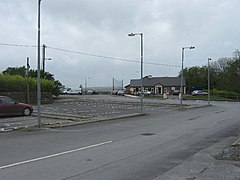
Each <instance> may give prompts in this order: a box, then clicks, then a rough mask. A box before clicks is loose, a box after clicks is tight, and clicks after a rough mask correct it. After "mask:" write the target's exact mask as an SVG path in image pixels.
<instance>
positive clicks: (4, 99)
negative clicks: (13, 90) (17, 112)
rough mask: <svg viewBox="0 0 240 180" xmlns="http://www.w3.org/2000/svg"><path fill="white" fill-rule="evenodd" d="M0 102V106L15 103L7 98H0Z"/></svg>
mask: <svg viewBox="0 0 240 180" xmlns="http://www.w3.org/2000/svg"><path fill="white" fill-rule="evenodd" d="M1 100H2V104H16V101H14V100H13V99H11V98H9V97H3V98H1Z"/></svg>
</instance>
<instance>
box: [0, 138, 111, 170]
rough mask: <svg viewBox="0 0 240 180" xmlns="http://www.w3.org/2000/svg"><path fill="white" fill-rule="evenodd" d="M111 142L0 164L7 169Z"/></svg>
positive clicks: (1, 167)
mask: <svg viewBox="0 0 240 180" xmlns="http://www.w3.org/2000/svg"><path fill="white" fill-rule="evenodd" d="M109 143H112V141H106V142H102V143H98V144H93V145H90V146H86V147H81V148H77V149H73V150H69V151H64V152H61V153H56V154H52V155H48V156H43V157H39V158H35V159H29V160H26V161H21V162H17V163H13V164H8V165H4V166H0V170H2V169H7V168H10V167H14V166H18V165H22V164H27V163H31V162H36V161H40V160H43V159H50V158H53V157H56V156H61V155H64V154H70V153H73V152H77V151H82V150H85V149H90V148H94V147H98V146H102V145H105V144H109Z"/></svg>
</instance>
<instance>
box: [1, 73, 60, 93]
mask: <svg viewBox="0 0 240 180" xmlns="http://www.w3.org/2000/svg"><path fill="white" fill-rule="evenodd" d="M28 84H29V91H30V93H36V92H37V79H36V78H28ZM55 88H56V87H55V84H54V81H50V80H46V79H41V92H42V93H43V92H45V93H52V94H54V95H56V96H57V95H58V94H57V92H56V89H55ZM26 91H27V80H26V78H24V77H22V76H19V75H13V76H10V75H3V74H0V92H26ZM54 92H55V93H54Z"/></svg>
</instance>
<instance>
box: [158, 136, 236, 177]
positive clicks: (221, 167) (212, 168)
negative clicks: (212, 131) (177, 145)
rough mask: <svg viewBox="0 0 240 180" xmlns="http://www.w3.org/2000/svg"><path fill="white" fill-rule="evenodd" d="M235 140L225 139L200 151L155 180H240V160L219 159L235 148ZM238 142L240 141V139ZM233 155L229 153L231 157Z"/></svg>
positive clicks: (231, 138)
mask: <svg viewBox="0 0 240 180" xmlns="http://www.w3.org/2000/svg"><path fill="white" fill-rule="evenodd" d="M235 140H236V137H228V138H226V139H223V140H222V141H220V142H219V143H217V144H214V145H212V146H211V147H209V148H207V149H203V150H201V151H199V152H198V153H196V154H195V155H193V156H192V157H190V158H189V159H187V160H185V161H184V162H183V163H181V164H180V165H178V166H176V167H175V168H173V169H171V170H169V171H168V172H166V173H164V174H163V175H161V176H159V177H157V178H155V179H154V180H239V179H240V159H235V160H229V159H225V158H224V157H221V158H219V156H221V155H222V154H223V153H224V152H225V151H226V149H228V148H229V147H232V146H233V143H232V142H234V141H235ZM237 141H239V137H238V140H237ZM238 145H240V144H238ZM238 153H240V149H238ZM232 155H233V154H229V153H228V156H229V157H230V156H232ZM238 158H239V157H238Z"/></svg>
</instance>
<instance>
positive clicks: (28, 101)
mask: <svg viewBox="0 0 240 180" xmlns="http://www.w3.org/2000/svg"><path fill="white" fill-rule="evenodd" d="M29 69H30V65H29V57H27V69H26V82H27V103H28V104H29V103H30V98H29V84H28V77H29V76H28V72H29Z"/></svg>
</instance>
